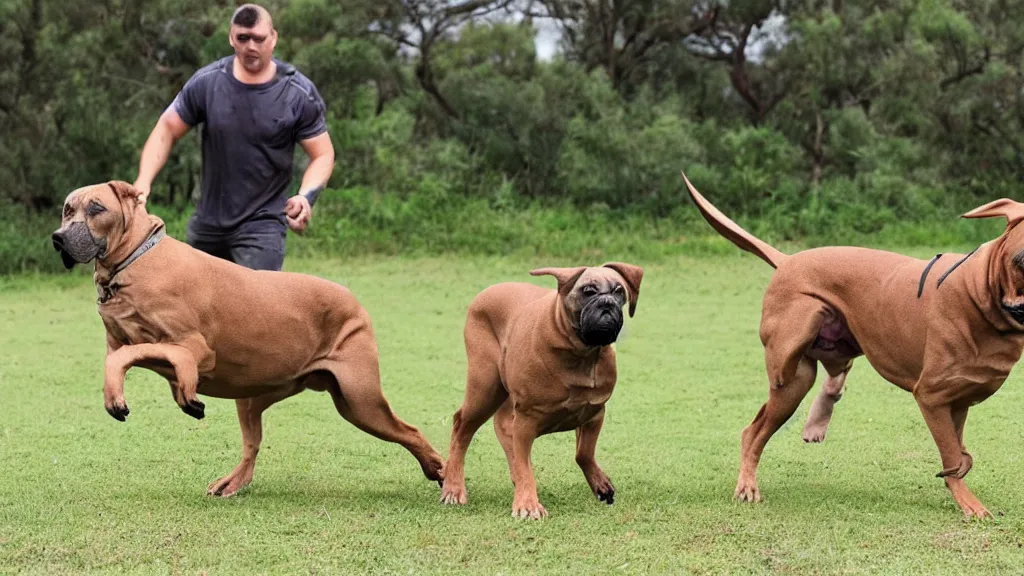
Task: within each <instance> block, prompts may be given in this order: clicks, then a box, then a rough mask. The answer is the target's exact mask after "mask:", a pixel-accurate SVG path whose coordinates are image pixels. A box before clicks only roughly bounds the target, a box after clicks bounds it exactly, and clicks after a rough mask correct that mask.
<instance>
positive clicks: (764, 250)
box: [683, 173, 788, 268]
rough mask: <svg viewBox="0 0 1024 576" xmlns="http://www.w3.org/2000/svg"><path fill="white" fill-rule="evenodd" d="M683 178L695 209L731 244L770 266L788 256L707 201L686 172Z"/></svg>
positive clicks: (774, 265)
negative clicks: (695, 206) (691, 182)
mask: <svg viewBox="0 0 1024 576" xmlns="http://www.w3.org/2000/svg"><path fill="white" fill-rule="evenodd" d="M683 180H684V181H685V182H686V188H687V189H688V190H689V191H690V197H691V198H693V203H694V204H696V205H697V209H698V210H700V213H701V215H703V216H704V219H705V220H707V221H708V224H711V227H712V228H714V229H715V230H716V231H718V233H719V234H721V235H722V236H725V237H726V239H728V240H729V241H730V242H732V243H733V244H735V245H737V246H739V247H740V248H742V249H743V250H746V251H747V252H750V253H752V254H754V255H756V256H757V257H758V258H760V259H761V260H764V261H765V262H767V263H768V264H770V265H771V267H772V268H778V267H779V264H781V263H782V261H783V260H785V259H786V258H788V256H787V255H785V254H783V253H782V252H779V251H778V250H776V249H775V248H773V247H772V246H770V245H769V244H768V243H767V242H765V241H763V240H761V239H759V238H757V237H756V236H754V235H753V234H751V233H750V232H747V231H746V230H744V229H743V228H740V226H739V224H737V223H735V222H733V221H732V220H730V219H729V218H728V217H727V216H726V215H725V214H722V213H721V212H719V211H718V208H715V207H714V206H712V205H711V202H708V200H707V198H705V197H703V196H701V194H700V192H697V189H696V188H694V187H693V184H690V180H689V178H687V177H686V174H685V173H684V174H683Z"/></svg>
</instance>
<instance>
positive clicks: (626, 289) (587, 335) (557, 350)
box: [441, 262, 643, 519]
mask: <svg viewBox="0 0 1024 576" xmlns="http://www.w3.org/2000/svg"><path fill="white" fill-rule="evenodd" d="M530 274H531V275H533V276H539V275H543V274H550V275H552V276H554V277H555V278H556V279H557V280H558V289H557V290H551V289H548V288H541V287H540V286H535V285H533V284H528V283H521V282H505V283H501V284H496V285H494V286H491V287H490V288H487V289H485V290H484V291H483V292H481V293H480V294H479V295H477V297H476V298H475V299H474V300H473V302H472V304H470V306H469V313H468V315H467V318H466V328H465V333H464V335H465V339H466V358H467V361H468V366H467V378H466V397H465V400H464V401H463V404H462V407H461V408H459V410H458V411H457V412H455V416H454V417H453V419H452V439H451V446H450V448H449V455H448V463H447V464H446V466H445V480H444V487H443V488H442V490H441V501H442V502H444V503H446V504H465V503H466V481H465V470H464V463H465V458H466V449H467V448H469V443H470V441H471V440H472V439H473V434H475V433H476V431H477V429H479V428H480V426H481V425H482V424H483V423H484V422H486V421H487V419H488V418H490V417H491V416H492V415H493V416H494V431H495V433H496V434H497V435H498V441H499V442H500V443H501V447H502V448H503V449H504V451H505V457H506V458H507V459H508V466H509V471H510V473H511V475H512V483H513V484H514V485H515V498H514V500H513V502H512V516H513V517H521V518H534V519H536V518H540V517H542V516H547V510H545V509H544V507H543V506H541V504H540V501H539V500H538V499H537V485H536V482H535V480H534V477H533V467H532V465H531V462H530V450H531V448H532V446H533V441H534V439H536V438H537V437H539V436H542V435H544V434H549V433H551V432H564V431H567V430H572V429H575V430H576V463H577V464H579V466H580V468H582V469H583V475H584V476H585V477H586V479H587V483H588V484H589V485H590V489H591V490H593V492H594V494H595V495H597V497H598V498H599V499H600V500H602V501H605V502H607V503H608V504H611V503H612V502H613V499H614V496H615V488H614V487H613V486H612V483H611V480H609V479H608V476H607V475H605V473H604V472H603V471H602V470H601V468H600V467H599V466H598V465H597V461H596V460H594V451H595V448H596V446H597V436H598V434H600V433H601V425H602V424H603V423H604V405H605V402H607V401H608V398H610V397H611V395H612V389H614V388H615V380H616V367H615V350H614V349H613V348H612V346H611V344H612V343H614V342H615V340H616V338H618V334H619V331H620V329H621V328H622V323H623V318H622V307H623V305H625V304H626V302H627V296H628V302H629V315H630V316H631V317H632V316H633V312H634V311H635V310H636V301H637V297H638V296H639V294H640V281H641V279H642V278H643V269H641V268H640V267H638V266H633V265H630V264H624V263H618V262H614V263H609V264H605V265H604V266H600V267H590V268H588V267H584V266H581V267H578V268H541V269H538V270H534V271H532V272H530Z"/></svg>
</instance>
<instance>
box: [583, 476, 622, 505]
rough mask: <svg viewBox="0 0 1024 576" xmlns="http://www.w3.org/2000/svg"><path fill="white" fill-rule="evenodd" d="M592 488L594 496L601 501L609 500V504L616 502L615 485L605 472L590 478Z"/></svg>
mask: <svg viewBox="0 0 1024 576" xmlns="http://www.w3.org/2000/svg"><path fill="white" fill-rule="evenodd" d="M587 480H588V483H589V484H590V489H591V490H592V491H593V492H594V496H597V499H598V500H600V501H601V502H607V503H608V504H609V505H611V504H614V503H615V486H613V485H612V481H611V479H610V478H608V476H606V475H605V474H604V472H600V473H599V475H598V477H596V478H588V479H587Z"/></svg>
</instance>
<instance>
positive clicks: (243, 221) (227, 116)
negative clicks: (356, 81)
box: [135, 4, 334, 270]
mask: <svg viewBox="0 0 1024 576" xmlns="http://www.w3.org/2000/svg"><path fill="white" fill-rule="evenodd" d="M229 34H230V42H231V47H232V48H234V50H235V54H234V56H228V57H226V58H222V59H220V60H218V61H216V62H214V63H212V64H210V65H208V66H206V67H204V68H202V69H200V70H199V71H198V72H196V73H195V74H194V75H193V76H192V78H190V79H189V81H188V82H187V83H186V84H185V86H184V87H183V88H182V89H181V92H179V93H178V95H177V97H176V98H175V99H174V102H173V103H172V104H171V106H169V107H168V108H167V110H165V111H164V113H163V114H162V115H161V116H160V119H159V121H158V122H157V124H156V127H155V128H154V129H153V132H152V133H151V134H150V135H149V138H148V139H147V140H146V144H145V146H144V147H143V149H142V157H141V159H140V160H139V174H138V178H137V179H136V180H135V187H136V188H138V189H139V190H140V191H141V192H142V196H141V199H142V201H143V202H144V201H145V200H146V198H147V197H148V196H149V192H150V187H151V186H152V183H153V179H154V178H155V177H156V175H157V173H158V172H159V171H160V169H161V168H163V166H164V164H165V163H166V162H167V157H168V155H169V154H170V151H171V148H172V147H173V145H174V143H175V142H176V141H177V140H178V139H179V138H181V137H182V136H184V135H185V133H186V132H188V131H189V130H190V129H191V128H192V127H193V126H195V125H196V124H200V123H202V124H203V133H202V149H203V168H202V196H201V198H200V200H199V203H198V205H197V206H196V210H195V213H194V214H193V215H192V218H190V219H189V222H188V228H187V232H186V240H187V242H188V243H189V244H190V245H192V246H193V247H195V248H197V249H199V250H202V251H204V252H207V253H209V254H212V255H214V256H217V257H220V258H224V259H227V260H231V261H232V262H235V263H237V264H241V265H243V266H246V267H248V268H253V269H257V270H280V269H281V266H282V264H283V263H284V246H285V234H286V228H285V226H286V224H287V226H288V227H289V228H291V229H292V230H293V231H295V232H297V233H301V232H302V231H304V230H305V229H306V226H307V225H308V224H309V220H310V217H311V215H312V209H313V204H314V203H315V202H316V199H317V196H318V195H319V194H320V192H321V191H322V190H323V189H324V187H325V186H326V185H327V181H328V179H329V178H330V176H331V171H332V170H333V169H334V147H333V145H332V144H331V138H330V136H329V135H328V134H327V125H326V122H325V120H324V102H323V99H321V97H320V94H319V93H318V92H317V90H316V87H315V86H314V85H313V83H312V82H310V80H309V79H308V78H306V77H305V76H303V75H302V74H300V73H299V72H298V71H296V69H295V67H294V66H292V65H290V64H287V63H285V62H282V61H280V60H277V59H275V58H273V52H274V47H275V46H276V45H277V31H276V30H275V29H274V24H273V21H272V20H271V17H270V13H269V12H267V10H266V9H264V8H263V7H261V6H257V5H255V4H245V5H243V6H241V7H239V8H238V9H237V10H236V11H235V13H234V14H233V15H232V17H231V27H230V30H229ZM296 142H298V143H299V145H301V146H302V148H303V150H305V152H306V154H308V155H309V158H310V163H309V166H308V167H307V168H306V171H305V173H304V174H303V177H302V184H301V186H300V188H299V194H297V195H295V196H292V197H290V198H288V199H287V200H286V199H285V193H286V190H287V189H288V188H289V186H290V185H291V180H292V175H291V170H292V159H293V155H294V151H295V143H296Z"/></svg>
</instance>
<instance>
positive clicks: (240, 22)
mask: <svg viewBox="0 0 1024 576" xmlns="http://www.w3.org/2000/svg"><path fill="white" fill-rule="evenodd" d="M259 21H260V11H259V10H257V9H256V7H255V6H253V5H251V4H245V5H243V6H239V8H238V10H235V14H234V15H233V16H232V17H231V23H232V24H234V25H235V26H241V27H242V28H252V27H253V26H255V25H256V23H257V22H259Z"/></svg>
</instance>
